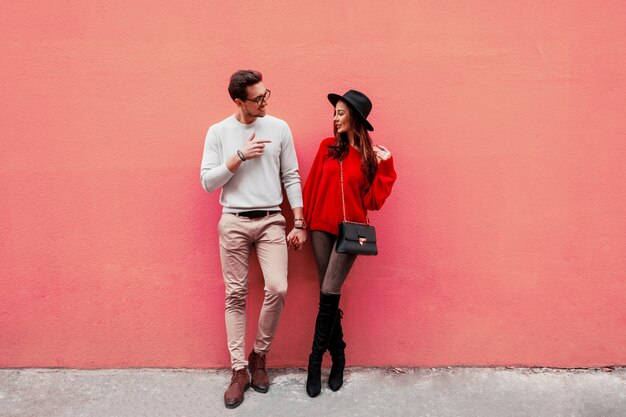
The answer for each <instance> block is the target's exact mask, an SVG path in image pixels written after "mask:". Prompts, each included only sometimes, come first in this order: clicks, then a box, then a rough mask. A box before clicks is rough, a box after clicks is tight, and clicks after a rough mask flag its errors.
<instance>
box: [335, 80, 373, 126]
mask: <svg viewBox="0 0 626 417" xmlns="http://www.w3.org/2000/svg"><path fill="white" fill-rule="evenodd" d="M339 100H341V101H345V102H346V103H348V105H349V106H350V107H351V108H352V110H354V111H356V112H357V113H358V115H359V116H361V119H363V124H364V125H365V128H366V129H367V130H369V131H370V132H372V131H374V128H373V127H372V125H371V124H370V122H368V121H367V116H369V114H370V112H371V111H372V102H371V101H370V99H369V98H367V96H366V95H365V94H363V93H361V92H360V91H356V90H350V91H348V92H347V93H346V94H344V95H343V96H340V95H339V94H334V93H330V94H329V95H328V101H330V102H331V104H332V105H333V106H334V105H336V104H337V102H338V101H339Z"/></svg>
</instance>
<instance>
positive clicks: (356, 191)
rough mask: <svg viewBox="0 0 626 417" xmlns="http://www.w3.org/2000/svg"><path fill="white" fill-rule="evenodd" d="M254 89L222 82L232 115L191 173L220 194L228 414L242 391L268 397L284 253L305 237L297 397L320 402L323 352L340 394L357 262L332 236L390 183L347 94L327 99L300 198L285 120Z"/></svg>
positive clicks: (252, 78) (384, 153)
mask: <svg viewBox="0 0 626 417" xmlns="http://www.w3.org/2000/svg"><path fill="white" fill-rule="evenodd" d="M262 81H263V78H262V76H261V74H260V73H259V72H257V71H237V72H235V73H234V74H233V75H232V76H231V78H230V84H229V86H228V92H229V93H230V97H231V98H232V100H233V101H234V103H235V105H236V111H235V114H234V115H232V116H229V117H228V118H226V119H224V120H222V121H221V122H219V123H216V124H214V125H212V126H211V127H210V128H209V131H208V133H207V137H206V141H205V144H204V154H203V157H202V168H201V173H200V179H201V182H202V186H203V187H204V189H205V190H206V191H207V192H213V191H215V190H217V189H218V188H222V192H221V194H220V203H221V204H222V206H223V211H222V217H221V219H220V221H219V224H218V231H219V245H220V258H221V263H222V273H223V277H224V284H225V286H226V308H225V313H226V333H227V338H228V350H229V351H230V358H231V366H232V379H231V383H230V386H229V387H228V389H227V390H226V392H225V393H224V403H225V405H226V407H227V408H235V407H237V406H238V405H239V404H241V403H242V402H243V399H244V392H245V390H247V389H248V388H249V387H250V385H251V386H252V388H253V389H254V390H255V391H258V392H263V393H265V392H267V391H268V389H269V378H268V376H267V372H266V370H265V364H266V355H267V353H268V352H269V350H270V346H271V343H272V340H273V339H274V333H275V331H276V328H277V326H278V321H279V318H280V314H281V312H282V309H283V305H284V303H285V296H286V294H287V247H288V246H289V247H291V248H293V249H294V250H296V251H300V250H302V245H303V244H304V243H305V242H306V240H307V233H306V229H307V228H308V229H309V230H310V231H311V242H312V245H313V252H314V255H315V261H316V264H317V270H318V276H319V281H320V294H319V297H320V299H319V311H318V314H317V320H316V322H315V333H314V336H313V347H312V351H311V354H310V356H309V365H308V376H307V382H306V390H307V393H308V394H309V396H311V397H315V396H317V395H318V394H319V393H320V391H321V365H322V357H323V355H324V352H325V351H326V350H328V351H329V352H330V354H331V356H332V361H333V365H332V368H331V372H330V377H329V381H328V384H329V386H330V388H331V389H332V390H333V391H336V390H338V389H339V388H340V387H341V385H342V384H343V370H344V366H345V354H344V349H345V346H346V344H345V343H344V341H343V332H342V328H341V318H342V315H343V314H342V312H341V310H339V298H340V293H341V286H342V285H343V283H344V281H345V280H346V278H347V275H348V273H349V271H350V268H351V267H352V265H353V264H354V261H355V260H356V255H350V254H343V253H337V252H335V250H334V245H335V242H336V240H337V231H338V227H339V225H340V224H341V223H342V221H343V220H344V217H347V218H348V220H350V221H353V222H361V223H364V222H366V219H367V210H378V209H380V207H381V206H382V205H383V203H384V202H385V199H386V198H387V197H388V196H389V194H390V193H391V187H392V185H393V183H394V181H395V179H396V173H395V170H394V167H393V159H392V158H391V154H390V152H389V151H388V150H387V149H386V148H385V147H383V146H381V145H378V146H374V145H373V144H372V142H371V139H370V136H369V134H368V131H373V130H374V128H373V127H372V125H371V124H370V123H369V122H368V121H367V116H368V115H369V113H370V110H371V109H372V104H371V102H370V100H369V99H368V98H367V96H365V95H364V94H362V93H360V92H358V91H354V90H350V91H348V92H347V93H346V94H344V95H343V96H340V95H337V94H329V95H328V99H329V101H330V102H331V104H332V105H333V106H334V108H335V111H334V119H333V126H334V129H333V130H334V136H333V137H330V138H328V139H325V140H323V141H322V143H321V144H320V147H319V151H318V153H317V156H316V157H315V161H314V162H313V166H312V167H311V172H310V173H309V177H308V179H307V182H306V185H305V187H304V191H302V189H301V184H300V175H299V173H298V160H297V158H296V151H295V147H294V143H293V138H292V136H291V131H290V130H289V126H288V125H287V123H285V122H284V121H282V120H280V119H277V118H275V117H272V116H266V109H267V104H268V100H269V98H270V90H269V89H267V88H265V86H264V85H263V82H262ZM340 162H341V163H342V167H341V171H340ZM341 181H343V192H342V188H341V187H342V185H341V184H342V183H341ZM281 184H282V185H283V186H284V188H285V192H286V194H287V199H288V200H289V204H290V206H291V208H292V210H293V216H294V228H293V230H291V231H290V232H289V234H288V235H287V237H286V238H285V226H286V221H285V218H284V217H283V215H282V214H281V212H280V207H279V206H280V204H281V203H282V201H283V195H282V189H281ZM342 202H343V204H345V216H344V209H343V205H342ZM252 247H255V248H256V251H257V256H258V259H259V263H260V265H261V269H262V271H263V278H264V280H265V287H264V290H265V298H264V301H263V306H262V308H261V313H260V317H259V326H258V333H257V337H256V340H255V343H254V347H253V350H252V351H251V352H250V354H249V356H248V358H247V360H246V357H245V344H244V339H245V329H246V312H245V309H246V297H247V292H248V263H249V259H250V251H251V249H252ZM248 369H249V370H250V373H251V379H252V380H251V381H250V376H249V375H248Z"/></svg>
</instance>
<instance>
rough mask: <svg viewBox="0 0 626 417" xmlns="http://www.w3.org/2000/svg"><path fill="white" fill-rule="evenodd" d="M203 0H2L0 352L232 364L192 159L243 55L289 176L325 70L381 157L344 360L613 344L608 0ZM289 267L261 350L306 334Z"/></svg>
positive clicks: (624, 312) (619, 345)
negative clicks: (355, 109)
mask: <svg viewBox="0 0 626 417" xmlns="http://www.w3.org/2000/svg"><path fill="white" fill-rule="evenodd" d="M213 3H214V2H211V4H209V3H208V2H201V1H195V2H183V3H180V2H167V1H161V2H158V1H156V2H155V1H151V2H130V3H129V2H78V1H76V2H67V1H63V2H61V1H48V2H30V1H28V2H5V3H4V4H3V5H2V6H0V47H1V50H2V53H1V54H0V62H1V63H2V66H1V68H2V71H0V90H1V91H2V100H1V102H0V109H1V113H0V132H1V135H2V141H1V142H0V195H2V203H1V204H2V207H1V210H0V230H1V231H2V238H1V239H0V367H54V366H60V367H86V368H95V367H124V366H156V367H224V366H228V355H227V351H226V343H225V330H224V322H223V290H224V288H223V283H222V280H221V275H220V266H219V262H218V247H217V236H216V225H217V221H218V218H219V212H220V206H219V204H218V201H217V197H218V196H217V194H213V195H208V194H206V193H205V192H204V191H203V190H202V188H201V186H200V182H199V169H200V159H201V153H202V146H203V141H204V135H205V133H206V129H207V128H208V126H209V125H210V124H211V123H213V122H215V121H218V120H220V119H221V118H223V117H226V116H227V115H228V114H229V113H231V112H232V111H233V105H232V103H231V102H230V100H229V98H228V96H227V93H226V84H227V80H228V77H229V75H230V74H231V73H232V72H233V71H234V70H236V69H239V68H257V69H259V70H261V71H262V72H263V73H264V74H265V77H266V78H265V84H266V85H267V86H268V87H269V88H271V89H272V92H273V94H272V101H271V104H270V106H271V107H270V109H271V113H272V114H274V115H276V116H279V117H281V118H284V119H286V120H287V121H288V122H289V123H290V125H291V128H292V130H293V133H294V136H295V139H296V147H297V150H298V153H299V158H300V162H301V166H302V174H303V177H304V178H306V175H307V173H308V170H309V167H310V164H311V160H312V158H313V155H314V152H315V150H316V149H317V146H318V142H319V140H320V139H321V138H323V137H325V136H327V135H329V133H330V132H331V114H332V110H331V108H330V105H329V104H328V102H327V101H326V98H325V96H326V93H328V92H330V91H334V92H339V93H342V92H344V91H346V90H347V89H349V88H357V89H360V90H362V91H364V92H366V93H367V94H368V95H369V96H370V97H371V98H372V100H373V102H374V110H373V112H372V115H371V121H372V123H373V124H374V126H375V127H376V131H375V132H374V133H375V135H374V138H375V140H376V141H377V142H379V143H382V144H384V145H386V146H387V147H389V148H390V149H391V150H392V151H393V153H394V154H395V155H396V168H397V171H398V173H399V180H398V182H397V184H396V187H395V190H394V194H393V195H392V197H391V198H390V199H389V200H388V202H387V205H386V206H385V207H384V210H383V211H382V212H380V213H374V214H372V216H371V218H372V221H373V223H374V224H375V225H376V226H377V228H378V230H379V233H380V238H381V239H380V245H381V253H380V255H379V257H377V258H374V259H372V258H367V259H366V258H363V259H361V260H359V262H358V263H357V265H356V267H355V269H354V271H353V273H352V276H351V277H350V279H349V281H348V283H347V285H346V287H345V292H344V301H343V302H344V306H345V310H346V327H347V331H346V333H347V341H348V343H349V347H348V355H349V362H350V365H415V366H440V365H461V364H462V365H545V366H560V367H578V366H596V365H604V364H621V365H624V364H626V349H624V346H626V330H625V329H626V279H625V278H626V276H625V271H626V256H625V253H626V234H625V233H624V230H626V215H625V214H624V213H625V212H626V187H625V186H624V184H625V182H626V176H625V174H626V144H625V142H624V137H625V136H626V123H625V122H624V121H625V120H626V112H625V110H624V109H626V76H625V71H624V68H626V47H625V46H624V39H626V25H624V21H626V3H624V2H623V1H617V0H616V1H603V2H597V3H593V2H589V1H582V0H579V1H561V0H555V1H548V2H545V1H531V2H508V3H502V2H485V1H471V2H470V1H455V2H441V1H434V0H427V1H423V2H419V3H416V2H413V1H409V0H400V1H396V2H362V1H351V0H350V1H347V2H343V3H341V2H339V3H338V2H332V1H327V0H322V1H318V2H316V6H314V7H313V8H310V9H307V10H302V9H301V8H302V6H300V5H298V4H297V3H295V2H292V1H282V0H281V1H274V2H271V4H268V3H267V2H260V3H259V2H245V1H244V2H237V3H236V6H235V3H232V4H231V3H227V2H222V3H218V4H213ZM374 3H379V5H374ZM290 268H291V269H290V270H291V276H290V290H289V296H288V301H287V306H286V309H285V312H284V316H283V321H282V323H281V327H280V329H279V334H278V336H277V339H276V341H275V345H274V349H273V352H272V355H271V358H270V365H271V366H287V365H303V364H304V363H305V360H306V357H307V354H308V352H307V350H308V348H309V346H310V340H311V334H312V329H313V320H314V315H315V312H316V305H315V304H316V293H317V289H316V282H315V280H316V278H315V272H314V266H313V261H312V255H311V252H310V248H309V249H307V251H306V252H304V253H302V254H293V255H292V257H291V259H290ZM252 275H253V276H252V278H251V285H250V287H251V296H250V301H249V307H250V310H251V311H253V312H254V315H253V316H252V317H253V318H254V319H252V320H250V330H251V331H250V335H249V336H250V339H249V340H251V338H252V336H253V327H254V326H253V324H255V323H256V320H255V318H256V312H257V311H258V309H259V305H260V302H261V289H262V282H261V279H260V276H259V269H258V266H255V267H254V268H253V274H252ZM357 346H358V347H357Z"/></svg>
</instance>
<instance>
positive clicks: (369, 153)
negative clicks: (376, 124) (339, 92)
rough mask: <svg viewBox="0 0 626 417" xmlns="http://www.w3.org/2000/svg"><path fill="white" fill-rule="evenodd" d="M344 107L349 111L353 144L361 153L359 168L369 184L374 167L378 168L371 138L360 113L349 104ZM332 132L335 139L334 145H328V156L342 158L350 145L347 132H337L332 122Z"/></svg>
mask: <svg viewBox="0 0 626 417" xmlns="http://www.w3.org/2000/svg"><path fill="white" fill-rule="evenodd" d="M346 107H347V108H348V112H349V113H350V124H351V126H350V127H351V128H352V130H353V131H354V146H355V147H356V148H357V149H358V150H359V152H360V153H361V169H362V170H363V174H364V175H365V178H367V181H368V182H369V183H370V184H371V183H372V181H374V176H375V175H376V169H377V168H378V161H377V160H376V154H374V149H373V148H372V139H371V138H370V135H369V133H368V131H367V129H366V128H365V125H364V124H363V119H362V118H361V115H360V114H358V113H356V112H354V111H353V110H352V107H350V106H349V105H348V106H346ZM333 132H334V133H335V138H336V139H337V141H336V142H335V144H334V145H331V146H329V147H328V156H330V157H331V158H333V159H339V158H343V157H345V156H346V155H347V154H348V146H350V142H349V141H348V134H347V133H338V132H337V127H336V126H335V123H334V122H333Z"/></svg>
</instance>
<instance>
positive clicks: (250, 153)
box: [241, 133, 271, 160]
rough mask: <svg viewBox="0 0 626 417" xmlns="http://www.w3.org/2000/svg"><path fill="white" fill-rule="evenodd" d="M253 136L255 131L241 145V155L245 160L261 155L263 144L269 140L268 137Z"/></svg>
mask: <svg viewBox="0 0 626 417" xmlns="http://www.w3.org/2000/svg"><path fill="white" fill-rule="evenodd" d="M255 136H256V133H253V134H252V135H250V137H249V138H248V140H247V141H246V144H245V145H243V148H241V152H242V153H243V156H244V157H245V158H246V160H248V159H254V158H258V157H259V156H261V155H263V150H264V149H265V144H266V143H270V142H271V140H268V139H263V140H254V137H255Z"/></svg>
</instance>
